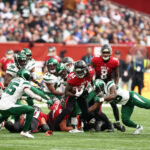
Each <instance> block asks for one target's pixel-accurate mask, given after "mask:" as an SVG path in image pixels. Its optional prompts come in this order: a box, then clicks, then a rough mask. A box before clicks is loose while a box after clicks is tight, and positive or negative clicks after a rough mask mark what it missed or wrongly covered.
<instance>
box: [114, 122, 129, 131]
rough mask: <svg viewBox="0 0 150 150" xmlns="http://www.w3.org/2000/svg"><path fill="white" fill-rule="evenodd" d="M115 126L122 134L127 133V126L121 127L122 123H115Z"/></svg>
mask: <svg viewBox="0 0 150 150" xmlns="http://www.w3.org/2000/svg"><path fill="white" fill-rule="evenodd" d="M113 125H114V128H116V129H117V130H120V131H121V132H125V131H126V128H125V126H123V125H121V124H120V122H116V123H113Z"/></svg>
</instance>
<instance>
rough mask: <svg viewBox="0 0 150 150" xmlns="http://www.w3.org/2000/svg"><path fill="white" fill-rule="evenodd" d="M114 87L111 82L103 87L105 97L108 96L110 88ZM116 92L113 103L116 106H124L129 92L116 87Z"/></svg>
mask: <svg viewBox="0 0 150 150" xmlns="http://www.w3.org/2000/svg"><path fill="white" fill-rule="evenodd" d="M114 85H115V83H114V82H113V81H109V82H108V83H107V85H106V86H105V93H106V95H109V94H110V88H111V87H112V86H114ZM116 91H117V96H116V98H115V99H114V100H113V101H114V102H115V103H117V104H122V105H125V104H126V103H127V102H128V100H129V98H130V95H129V91H127V90H124V89H122V88H120V87H119V86H116Z"/></svg>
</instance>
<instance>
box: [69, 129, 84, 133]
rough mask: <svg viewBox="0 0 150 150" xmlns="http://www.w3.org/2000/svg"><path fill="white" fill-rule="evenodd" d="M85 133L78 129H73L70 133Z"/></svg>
mask: <svg viewBox="0 0 150 150" xmlns="http://www.w3.org/2000/svg"><path fill="white" fill-rule="evenodd" d="M83 132H84V131H82V130H78V129H73V130H70V131H69V133H83Z"/></svg>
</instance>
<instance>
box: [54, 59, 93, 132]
mask: <svg viewBox="0 0 150 150" xmlns="http://www.w3.org/2000/svg"><path fill="white" fill-rule="evenodd" d="M94 73H95V72H94V70H93V69H92V68H88V67H87V65H86V63H85V62H84V61H83V60H79V61H77V62H76V63H75V66H74V72H71V73H70V74H69V75H68V77H67V85H66V88H65V95H66V96H67V99H66V102H65V108H64V109H63V111H62V113H61V114H60V115H59V116H58V117H57V118H56V120H55V122H54V125H53V128H52V130H54V129H55V128H56V127H57V126H58V124H59V123H60V122H61V120H62V119H63V118H64V117H65V116H66V115H69V114H70V113H71V112H72V111H73V108H74V105H75V102H77V103H78V105H79V107H80V109H81V111H82V117H83V122H84V124H86V123H87V114H88V101H87V95H88V90H87V87H88V83H89V82H91V81H92V78H93V76H94Z"/></svg>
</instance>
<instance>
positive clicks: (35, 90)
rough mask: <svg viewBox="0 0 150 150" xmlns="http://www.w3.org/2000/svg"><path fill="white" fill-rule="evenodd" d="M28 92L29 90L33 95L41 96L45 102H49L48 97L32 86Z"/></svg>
mask: <svg viewBox="0 0 150 150" xmlns="http://www.w3.org/2000/svg"><path fill="white" fill-rule="evenodd" d="M30 90H31V91H32V92H34V93H35V94H37V95H39V96H41V97H42V98H44V99H46V100H49V97H48V96H47V95H46V94H45V93H44V92H43V91H42V90H40V89H37V88H35V87H33V86H31V88H30Z"/></svg>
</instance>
